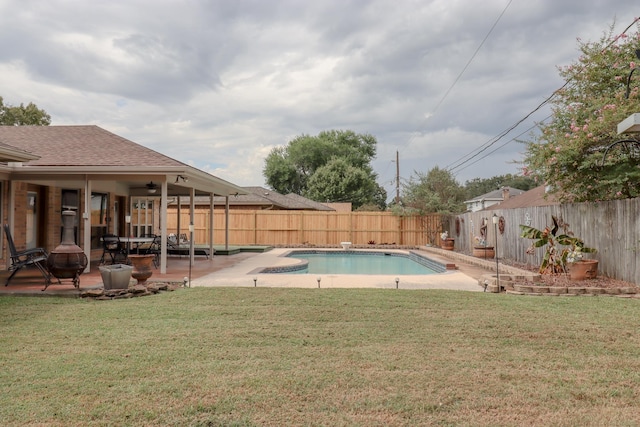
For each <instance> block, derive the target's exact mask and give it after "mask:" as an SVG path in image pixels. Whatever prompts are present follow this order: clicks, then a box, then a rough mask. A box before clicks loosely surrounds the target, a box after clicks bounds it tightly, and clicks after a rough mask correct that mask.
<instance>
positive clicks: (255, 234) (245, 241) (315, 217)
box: [167, 208, 442, 246]
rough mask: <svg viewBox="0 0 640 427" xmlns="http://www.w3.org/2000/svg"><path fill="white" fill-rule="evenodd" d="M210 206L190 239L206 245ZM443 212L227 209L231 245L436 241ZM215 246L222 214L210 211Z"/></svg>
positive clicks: (173, 220) (198, 216)
mask: <svg viewBox="0 0 640 427" xmlns="http://www.w3.org/2000/svg"><path fill="white" fill-rule="evenodd" d="M209 215H210V211H209V209H208V208H205V209H198V208H196V210H195V214H194V221H193V224H194V241H195V242H196V243H197V244H208V243H209V241H208V236H209ZM177 221H178V213H177V210H175V209H169V211H168V215H167V230H168V232H169V233H177ZM441 221H442V217H441V215H428V216H404V217H401V216H397V215H393V214H392V213H391V212H319V211H284V210H283V211H266V210H230V211H229V244H231V245H280V246H281V245H301V244H313V245H339V244H340V242H352V243H353V244H356V245H366V244H369V243H375V244H385V243H386V244H398V245H411V246H417V245H424V244H427V243H428V242H432V241H434V240H433V239H436V236H439V233H440V231H441V227H442V226H441ZM188 226H189V212H188V211H185V210H182V211H181V212H180V227H181V231H180V232H181V233H184V232H187V230H188ZM213 228H214V236H213V242H214V243H215V244H222V243H224V242H225V213H224V211H223V210H222V209H217V210H214V227H213Z"/></svg>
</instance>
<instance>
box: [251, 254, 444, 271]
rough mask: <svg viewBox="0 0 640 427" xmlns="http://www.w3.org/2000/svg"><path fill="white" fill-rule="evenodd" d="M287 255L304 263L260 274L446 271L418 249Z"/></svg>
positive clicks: (267, 269)
mask: <svg viewBox="0 0 640 427" xmlns="http://www.w3.org/2000/svg"><path fill="white" fill-rule="evenodd" d="M285 256H286V257H288V258H295V259H299V260H300V261H301V262H300V263H298V264H295V265H288V266H280V267H267V268H265V269H263V270H262V271H261V273H271V274H371V275H384V274H390V275H427V274H438V273H444V272H445V271H446V267H445V266H444V265H443V264H441V263H438V262H436V261H433V260H431V259H429V258H426V257H424V256H421V255H419V254H417V253H415V252H408V253H404V252H388V251H358V250H347V251H339V250H338V251H322V250H298V251H291V252H289V253H287V254H285Z"/></svg>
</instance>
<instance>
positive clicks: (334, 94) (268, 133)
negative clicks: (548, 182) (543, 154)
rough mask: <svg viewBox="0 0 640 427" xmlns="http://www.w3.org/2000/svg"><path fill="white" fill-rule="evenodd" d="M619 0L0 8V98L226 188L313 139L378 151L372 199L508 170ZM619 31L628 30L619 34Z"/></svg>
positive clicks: (77, 2) (614, 16)
mask: <svg viewBox="0 0 640 427" xmlns="http://www.w3.org/2000/svg"><path fill="white" fill-rule="evenodd" d="M636 16H640V6H638V2H637V0H560V1H558V0H482V1H480V0H372V1H364V0H318V1H313V2H311V1H307V0H253V1H251V0H247V1H243V0H235V1H232V0H209V1H205V0H199V1H197V0H191V1H170V0H166V1H163V0H148V1H143V0H109V1H97V0H95V1H90V0H42V1H36V0H0V76H2V78H1V79H0V96H2V97H3V98H4V102H5V104H11V105H18V104H20V103H25V104H26V103H29V102H33V103H35V104H36V105H38V106H39V107H40V108H43V109H45V110H46V111H47V112H48V113H49V114H50V115H51V117H52V124H53V125H74V124H95V125H98V126H101V127H103V128H105V129H107V130H109V131H111V132H114V133H116V134H119V135H121V136H123V137H125V138H128V139H130V140H132V141H134V142H137V143H139V144H142V145H144V146H146V147H149V148H152V149H154V150H156V151H159V152H162V153H164V154H166V155H169V156H171V157H173V158H175V159H178V160H181V161H183V162H185V163H188V164H191V165H193V166H195V167H197V168H199V169H202V170H205V171H208V172H210V173H212V174H214V175H216V176H218V177H220V178H223V179H226V180H229V181H231V182H233V183H235V184H238V185H264V177H263V175H262V169H263V166H264V159H265V157H266V156H267V154H268V153H269V152H270V151H271V149H272V148H274V147H276V146H279V145H286V144H287V142H288V141H290V140H291V139H292V138H294V137H295V136H297V135H301V134H310V135H316V134H317V133H318V132H320V131H323V130H330V129H351V130H353V131H355V132H359V133H369V134H372V135H374V136H375V137H376V139H377V140H378V155H377V158H376V160H375V161H374V163H373V165H374V168H375V170H376V172H377V173H378V175H379V180H378V182H379V183H380V184H381V185H383V186H384V187H385V188H386V189H387V191H388V193H389V199H391V198H392V197H393V196H394V194H395V177H396V163H395V158H396V152H398V153H399V159H400V161H399V166H400V177H401V182H402V181H404V180H407V179H409V178H410V177H411V175H412V174H413V173H414V171H418V172H426V171H428V170H429V169H431V168H433V167H435V166H439V167H441V168H453V169H452V171H453V172H454V173H455V174H456V178H457V179H458V180H459V182H460V183H461V184H463V183H464V182H465V181H466V180H468V179H472V178H475V177H480V178H488V177H492V176H495V175H501V174H505V173H517V172H518V165H517V164H514V161H517V160H518V159H520V158H521V152H522V150H523V147H522V145H521V144H519V143H517V142H515V141H513V139H514V138H522V136H520V137H519V136H518V135H521V134H524V135H526V134H527V132H528V130H529V129H530V128H531V127H532V126H534V124H535V123H536V122H540V121H542V120H544V119H545V118H546V117H547V116H548V115H549V110H548V108H543V109H541V110H540V111H538V112H537V113H535V114H533V115H532V116H531V117H530V118H528V119H527V120H525V121H524V122H523V123H522V124H521V125H519V126H518V127H517V128H516V129H514V130H513V131H512V132H511V133H509V134H508V135H507V137H505V138H503V139H500V140H498V141H497V142H495V143H494V144H493V145H491V146H490V147H489V148H487V149H485V150H484V151H482V152H481V153H478V151H480V150H481V149H482V148H483V147H485V146H486V145H488V143H489V142H490V141H492V140H494V139H495V137H497V136H498V135H500V134H501V133H502V132H503V131H504V130H506V129H508V128H510V127H511V126H512V125H514V124H516V123H517V122H518V121H519V120H520V119H522V118H524V117H525V116H527V114H529V113H530V112H532V111H533V110H534V109H535V108H536V107H537V106H538V105H539V104H540V103H541V102H543V101H544V100H545V99H546V98H547V97H548V96H549V95H551V93H552V92H553V91H554V90H555V89H557V88H559V87H560V86H562V84H563V81H562V80H561V79H560V77H559V75H558V72H557V67H558V66H562V65H568V64H569V63H571V62H572V61H574V60H576V59H577V57H578V50H577V42H576V40H577V39H578V38H580V39H582V40H583V41H587V40H593V41H595V40H598V39H599V38H600V36H601V35H602V34H603V33H604V32H605V31H607V30H608V28H609V27H610V26H611V25H612V24H615V27H614V28H615V32H619V31H622V30H623V29H624V28H626V27H627V26H628V25H629V24H631V23H632V22H633V20H634V19H635V17H636ZM634 31H635V30H634Z"/></svg>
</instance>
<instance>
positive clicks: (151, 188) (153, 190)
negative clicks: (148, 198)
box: [145, 181, 158, 194]
mask: <svg viewBox="0 0 640 427" xmlns="http://www.w3.org/2000/svg"><path fill="white" fill-rule="evenodd" d="M145 187H147V193H149V194H156V191H158V185H157V184H154V183H153V181H151V182H149V183H148V184H147V185H146V186H145Z"/></svg>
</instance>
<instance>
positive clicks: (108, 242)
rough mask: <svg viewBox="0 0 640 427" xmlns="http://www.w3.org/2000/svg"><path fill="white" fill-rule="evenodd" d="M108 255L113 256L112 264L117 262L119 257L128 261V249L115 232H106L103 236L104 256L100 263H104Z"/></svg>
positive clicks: (123, 260)
mask: <svg viewBox="0 0 640 427" xmlns="http://www.w3.org/2000/svg"><path fill="white" fill-rule="evenodd" d="M107 257H109V258H111V264H115V263H116V262H117V261H118V258H120V259H121V261H122V262H125V263H126V261H127V249H126V248H125V247H124V245H123V244H122V242H120V239H119V238H118V236H116V235H115V234H105V235H104V236H102V256H101V257H100V264H104V263H105V262H106V260H107Z"/></svg>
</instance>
